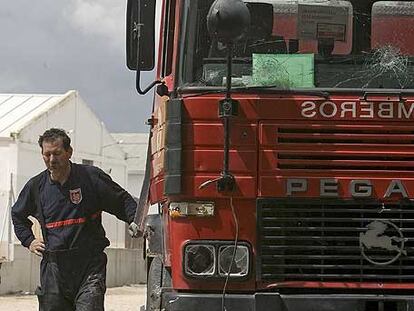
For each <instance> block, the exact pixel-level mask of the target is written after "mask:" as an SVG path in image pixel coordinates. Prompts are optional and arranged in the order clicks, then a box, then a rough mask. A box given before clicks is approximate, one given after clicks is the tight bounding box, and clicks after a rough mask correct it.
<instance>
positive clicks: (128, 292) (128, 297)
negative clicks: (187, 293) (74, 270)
mask: <svg viewBox="0 0 414 311" xmlns="http://www.w3.org/2000/svg"><path fill="white" fill-rule="evenodd" d="M145 293H146V291H145V285H131V286H123V287H115V288H108V290H107V291H106V296H105V311H138V310H139V307H140V306H141V305H143V304H144V303H145V295H146V294H145ZM37 310H38V304H37V297H36V296H35V295H6V296H0V311H37Z"/></svg>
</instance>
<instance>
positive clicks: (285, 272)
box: [257, 199, 414, 283]
mask: <svg viewBox="0 0 414 311" xmlns="http://www.w3.org/2000/svg"><path fill="white" fill-rule="evenodd" d="M374 222H376V224H378V223H382V224H383V226H384V227H385V228H386V229H385V230H383V231H382V233H381V230H379V228H376V229H373V227H372V226H374V227H375V224H373V223H374ZM257 224H258V238H257V240H258V253H259V254H258V255H259V256H258V265H257V268H258V269H257V273H258V279H259V280H263V281H277V282H283V281H298V280H302V281H324V282H338V281H339V282H382V283H385V282H387V283H411V282H414V244H413V241H414V204H413V203H410V202H406V203H390V204H385V205H382V204H380V203H377V202H358V201H355V200H350V201H327V202H326V201H321V200H307V201H304V200H300V201H299V200H292V199H290V200H289V201H286V200H276V199H275V200H269V199H260V200H258V210H257ZM369 224H371V225H370V229H368V225H369ZM375 230H379V231H375ZM368 231H370V232H369V235H370V236H371V238H370V239H369V243H368V246H371V248H370V249H368V247H367V245H365V246H364V244H363V247H362V248H361V246H360V235H367V232H368ZM401 235H402V236H403V238H404V244H402V243H403V242H402V239H401ZM372 236H374V238H372ZM387 243H391V244H390V245H389V244H387ZM370 244H371V245H370ZM374 244H375V245H374ZM378 244H380V245H382V246H378ZM387 247H388V248H390V249H386V248H387ZM391 248H394V249H391ZM362 250H363V252H364V253H365V257H364V256H363V254H362ZM400 250H401V251H402V252H403V253H406V254H403V253H402V254H401V255H400V256H399V257H398V254H400ZM367 258H368V259H367ZM395 258H397V259H396V260H395ZM369 260H371V261H373V262H374V263H371V262H370V261H369ZM393 260H395V261H393ZM391 261H393V262H392V263H388V264H384V263H387V262H391Z"/></svg>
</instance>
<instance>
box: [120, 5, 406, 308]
mask: <svg viewBox="0 0 414 311" xmlns="http://www.w3.org/2000/svg"><path fill="white" fill-rule="evenodd" d="M155 8H156V4H155V0H129V1H128V13H127V19H128V20H127V63H128V67H129V68H130V69H133V70H136V71H137V89H138V91H139V93H141V94H143V93H146V92H148V90H150V89H151V88H152V87H153V86H155V96H154V108H153V113H152V116H151V118H150V120H149V124H150V126H151V135H150V137H151V139H150V140H151V141H150V148H149V153H148V165H147V174H146V177H147V178H146V182H145V183H144V187H143V191H142V195H141V198H140V200H141V203H140V204H141V205H142V206H148V205H152V206H157V207H158V211H159V214H158V215H156V216H155V217H149V218H148V219H150V221H149V222H148V226H147V229H146V233H147V237H148V243H149V245H148V254H149V255H150V256H149V257H148V263H149V268H148V297H147V305H146V310H159V309H160V310H199V311H203V310H209V311H211V310H228V311H229V310H237V311H244V310H273V311H282V310H283V311H293V310H294V311H305V310H306V311H310V310H316V311H328V310H335V311H380V310H386V311H400V310H414V298H413V297H414V296H413V294H414V243H413V242H414V202H413V198H414V123H413V121H414V64H413V63H412V61H413V58H412V56H413V55H414V3H412V2H409V1H373V0H350V1H344V0H300V1H298V0H284V1H283V0H255V1H253V0H249V1H244V2H243V1H241V0H221V1H220V0H216V1H213V0H163V1H161V3H160V14H159V17H160V24H161V30H160V41H159V48H158V61H157V63H156V65H157V66H156V68H157V69H156V75H157V81H155V82H154V83H152V84H151V85H149V86H148V87H146V89H144V90H142V89H141V81H140V80H141V79H140V73H141V72H142V71H149V70H152V69H153V68H154V66H155V60H154V58H155V57H154V42H155V40H154V33H155V30H154V29H155V28H154V24H155V20H156V17H155V16H156V11H157V10H156V9H155ZM158 13H159V12H158ZM157 21H158V18H157ZM147 198H148V200H147ZM138 220H139V219H138Z"/></svg>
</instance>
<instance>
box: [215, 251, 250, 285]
mask: <svg viewBox="0 0 414 311" xmlns="http://www.w3.org/2000/svg"><path fill="white" fill-rule="evenodd" d="M233 254H234V246H232V245H223V246H220V248H219V254H218V273H219V275H220V276H223V277H224V276H227V274H228V272H229V269H230V265H231V271H230V276H231V277H243V276H246V275H248V274H249V249H248V247H247V246H244V245H238V246H237V249H236V254H235V256H234V260H233V264H231V260H232V258H233Z"/></svg>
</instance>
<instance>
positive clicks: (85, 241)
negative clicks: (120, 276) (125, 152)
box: [12, 163, 137, 310]
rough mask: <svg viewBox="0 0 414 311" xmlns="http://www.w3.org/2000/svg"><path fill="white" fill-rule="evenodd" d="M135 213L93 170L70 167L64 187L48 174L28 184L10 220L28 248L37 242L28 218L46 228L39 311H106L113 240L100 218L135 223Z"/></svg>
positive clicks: (130, 201) (107, 180)
mask: <svg viewBox="0 0 414 311" xmlns="http://www.w3.org/2000/svg"><path fill="white" fill-rule="evenodd" d="M36 191H37V193H38V197H37V196H36ZM36 202H37V204H36ZM136 208H137V204H136V202H135V200H134V199H133V198H132V197H131V195H130V194H129V193H128V192H126V191H125V190H124V189H122V188H121V187H120V186H119V185H118V184H117V183H115V182H114V181H112V179H111V178H110V176H108V175H107V174H106V173H104V172H103V171H102V170H101V169H99V168H97V167H94V166H87V165H80V164H75V163H71V171H70V175H69V178H68V180H67V181H66V182H65V183H64V184H63V185H60V183H55V182H53V181H52V180H51V178H50V174H49V172H48V171H47V170H45V171H43V172H42V173H41V174H39V175H38V176H36V177H33V178H32V179H30V180H29V181H28V182H27V183H26V185H25V186H24V188H23V190H22V191H21V193H20V195H19V198H18V200H17V202H16V203H15V205H14V206H13V208H12V219H13V224H14V229H15V233H16V236H17V238H18V239H19V240H20V241H21V243H22V245H23V246H25V247H29V246H30V243H31V242H32V241H33V240H34V236H33V233H32V230H31V226H32V223H31V221H30V220H29V219H28V218H27V217H28V216H33V217H35V218H36V219H37V220H38V221H39V223H40V225H41V227H42V232H43V237H44V240H45V246H46V251H45V252H44V254H43V259H42V263H41V288H40V289H39V290H38V296H39V303H40V310H103V295H104V293H105V290H106V287H105V278H106V260H107V259H106V255H105V253H103V250H104V249H105V247H107V246H108V245H109V241H108V239H107V238H106V237H105V231H104V228H103V226H102V218H101V213H102V211H106V212H108V213H110V214H113V215H115V216H116V217H117V218H119V219H120V220H123V221H125V222H127V223H131V222H132V221H133V220H134V216H135V211H136Z"/></svg>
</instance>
